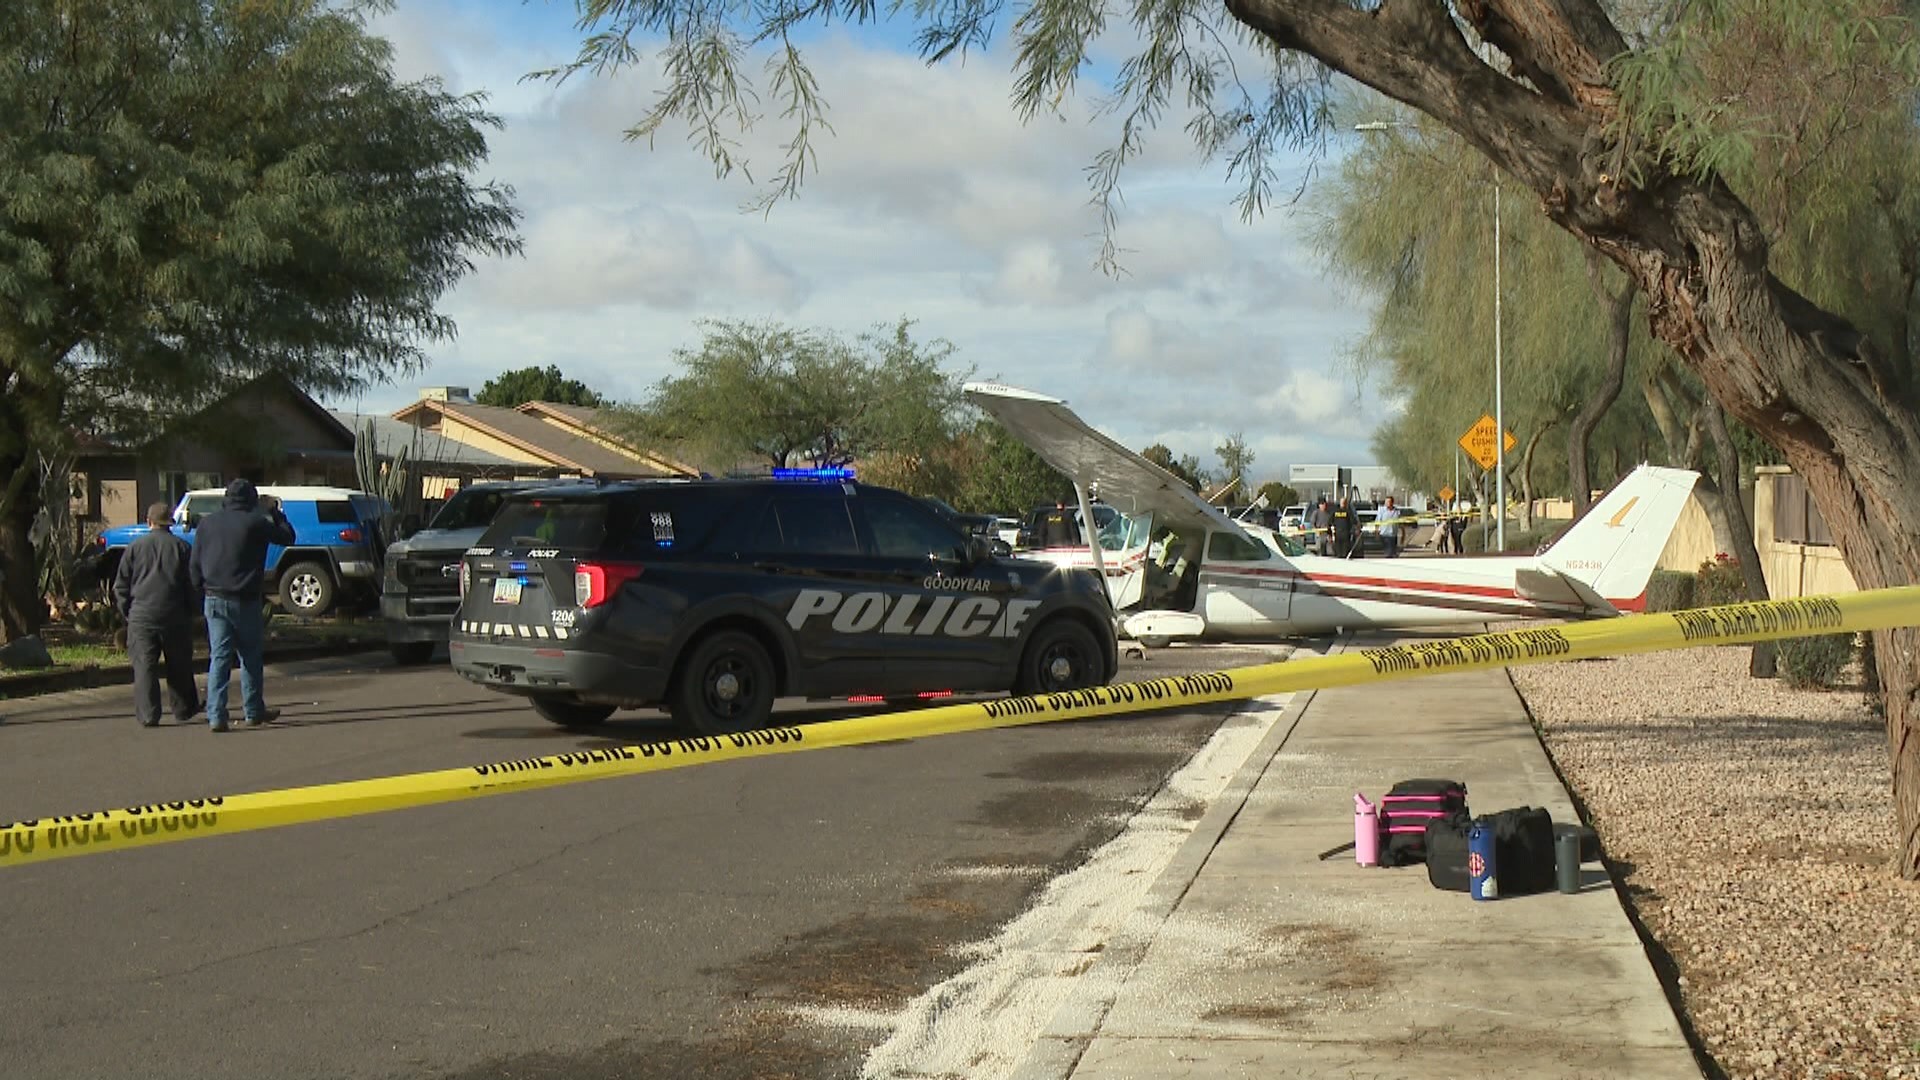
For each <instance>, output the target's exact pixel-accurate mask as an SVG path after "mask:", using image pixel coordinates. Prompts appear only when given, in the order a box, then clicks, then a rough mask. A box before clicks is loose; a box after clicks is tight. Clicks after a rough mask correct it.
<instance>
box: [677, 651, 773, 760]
mask: <svg viewBox="0 0 1920 1080" xmlns="http://www.w3.org/2000/svg"><path fill="white" fill-rule="evenodd" d="M774 689H775V688H774V674H773V661H772V660H771V659H770V658H768V656H767V650H766V649H765V648H764V647H763V646H762V645H761V644H760V642H758V641H756V640H755V639H754V637H753V635H751V634H746V633H742V632H741V631H738V630H726V631H722V632H720V633H718V634H714V635H713V636H711V637H708V638H706V639H704V640H702V641H701V642H700V643H699V644H697V645H695V646H694V647H693V651H692V652H690V653H688V654H687V658H686V660H685V661H684V662H683V663H682V664H681V667H680V675H679V678H677V679H676V680H675V681H674V687H673V695H672V700H671V701H670V702H669V708H670V710H671V712H672V713H673V718H674V720H676V721H678V722H679V723H681V724H684V725H686V726H687V727H690V728H692V729H693V730H694V731H696V732H698V733H700V734H702V735H737V734H739V733H741V732H746V731H758V730H759V729H761V728H763V727H766V726H767V721H768V719H769V718H771V717H772V716H773V697H774Z"/></svg>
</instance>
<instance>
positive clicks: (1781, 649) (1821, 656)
mask: <svg viewBox="0 0 1920 1080" xmlns="http://www.w3.org/2000/svg"><path fill="white" fill-rule="evenodd" d="M1775 650H1776V652H1775V655H1776V657H1777V658H1778V660H1779V664H1780V674H1781V676H1782V677H1783V678H1785V679H1786V680H1787V685H1788V686H1792V687H1796V688H1798V689H1801V690H1812V689H1818V690H1831V689H1833V687H1834V686H1835V684H1837V683H1838V682H1839V681H1840V676H1841V674H1842V673H1844V672H1845V671H1846V670H1847V664H1848V663H1850V662H1851V661H1852V660H1853V654H1854V642H1853V635H1852V634H1819V635H1816V636H1814V637H1800V638H1788V639H1786V640H1785V641H1782V642H1780V643H1778V644H1777V645H1776V646H1775Z"/></svg>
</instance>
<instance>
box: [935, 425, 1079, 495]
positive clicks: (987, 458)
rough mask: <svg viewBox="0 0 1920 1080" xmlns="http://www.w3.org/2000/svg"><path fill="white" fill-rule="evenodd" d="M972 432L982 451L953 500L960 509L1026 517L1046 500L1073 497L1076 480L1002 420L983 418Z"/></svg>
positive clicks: (973, 439) (973, 438) (972, 439)
mask: <svg viewBox="0 0 1920 1080" xmlns="http://www.w3.org/2000/svg"><path fill="white" fill-rule="evenodd" d="M971 435H972V437H971V442H973V444H974V445H976V446H978V447H979V450H980V454H979V459H978V462H977V464H976V465H975V466H974V468H973V470H972V472H971V473H970V474H969V475H968V476H967V477H966V480H965V483H964V486H963V487H962V488H961V491H960V495H959V497H958V498H956V499H954V500H952V501H953V503H954V505H956V506H958V507H960V509H962V510H966V511H970V512H972V513H976V514H1013V515H1017V516H1020V517H1025V516H1026V513H1027V511H1029V510H1031V509H1033V508H1034V507H1036V506H1039V505H1041V504H1043V503H1051V502H1054V501H1055V500H1058V499H1071V498H1073V481H1072V480H1070V479H1068V478H1067V477H1066V475H1065V474H1063V473H1061V472H1060V471H1058V470H1057V469H1055V468H1054V467H1053V466H1051V465H1048V464H1047V463H1046V462H1045V461H1042V460H1041V459H1040V455H1038V454H1036V453H1034V452H1033V450H1032V449H1031V448H1029V447H1028V446H1027V445H1026V444H1025V443H1023V442H1021V441H1020V440H1018V439H1016V438H1014V437H1013V436H1012V435H1010V434H1008V432H1007V430H1006V429H1005V428H1003V427H1001V426H1000V425H999V424H996V423H994V422H993V421H991V420H981V421H979V422H978V423H976V424H975V425H974V429H973V432H972V433H971Z"/></svg>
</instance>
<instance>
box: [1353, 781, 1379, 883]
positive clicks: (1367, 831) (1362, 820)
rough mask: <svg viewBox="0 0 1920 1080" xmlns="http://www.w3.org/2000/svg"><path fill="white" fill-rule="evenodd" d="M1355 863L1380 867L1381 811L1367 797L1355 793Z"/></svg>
mask: <svg viewBox="0 0 1920 1080" xmlns="http://www.w3.org/2000/svg"><path fill="white" fill-rule="evenodd" d="M1353 861H1354V862H1357V863H1359V864H1360V865H1361V866H1378V865H1380V811H1379V810H1378V809H1376V808H1375V807H1374V805H1373V804H1372V803H1370V802H1368V801H1367V797H1366V796H1365V795H1362V794H1360V793H1359V792H1357V791H1356V792H1354V793H1353Z"/></svg>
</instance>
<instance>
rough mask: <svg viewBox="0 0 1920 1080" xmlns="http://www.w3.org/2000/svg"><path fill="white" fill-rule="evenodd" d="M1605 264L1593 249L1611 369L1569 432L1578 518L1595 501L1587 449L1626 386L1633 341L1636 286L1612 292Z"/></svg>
mask: <svg viewBox="0 0 1920 1080" xmlns="http://www.w3.org/2000/svg"><path fill="white" fill-rule="evenodd" d="M1602 265H1603V264H1602V263H1601V262H1600V257H1599V256H1598V255H1597V254H1595V253H1594V252H1593V251H1591V250H1589V251H1588V252H1587V276H1588V278H1589V280H1591V281H1592V283H1593V291H1594V293H1595V294H1596V295H1598V296H1599V298H1600V301H1601V303H1602V304H1603V305H1604V306H1605V307H1606V310H1607V370H1606V371H1605V372H1604V373H1603V374H1602V375H1601V376H1600V385H1599V386H1597V387H1595V388H1594V392H1593V396H1592V397H1590V398H1588V399H1587V402H1586V404H1584V405H1582V406H1580V411H1579V412H1577V413H1575V414H1574V416H1573V426H1572V427H1571V428H1570V429H1569V430H1568V432H1567V477H1568V480H1569V482H1570V483H1571V484H1572V485H1573V516H1574V517H1579V516H1580V514H1581V513H1582V512H1583V511H1585V510H1586V508H1587V504H1588V503H1590V502H1592V501H1593V494H1592V492H1593V477H1592V475H1591V474H1590V473H1589V472H1588V470H1587V446H1588V444H1589V443H1590V442H1591V441H1592V439H1593V430H1594V429H1595V428H1597V427H1599V426H1600V421H1601V420H1603V419H1605V418H1606V415H1607V410H1608V409H1611V408H1613V403H1614V402H1615V401H1616V400H1618V399H1619V397H1620V390H1621V388H1622V387H1623V386H1625V385H1626V382H1627V348H1628V346H1629V345H1630V344H1631V343H1632V341H1633V297H1634V291H1633V283H1632V282H1630V281H1629V282H1623V283H1622V284H1621V286H1620V288H1618V289H1608V288H1607V280H1606V275H1605V273H1604V272H1603V270H1602Z"/></svg>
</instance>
